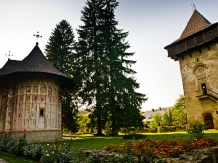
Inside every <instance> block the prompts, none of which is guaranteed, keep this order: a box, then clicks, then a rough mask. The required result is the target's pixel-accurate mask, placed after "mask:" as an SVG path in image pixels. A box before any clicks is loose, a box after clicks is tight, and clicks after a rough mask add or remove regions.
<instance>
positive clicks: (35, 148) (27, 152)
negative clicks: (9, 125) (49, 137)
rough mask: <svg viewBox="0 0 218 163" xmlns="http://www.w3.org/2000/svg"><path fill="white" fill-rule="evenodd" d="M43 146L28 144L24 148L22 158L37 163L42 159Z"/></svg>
mask: <svg viewBox="0 0 218 163" xmlns="http://www.w3.org/2000/svg"><path fill="white" fill-rule="evenodd" d="M42 151H43V146H42V145H41V144H39V143H38V144H28V145H26V146H25V147H24V151H23V153H24V156H25V157H26V158H28V159H31V160H35V161H39V160H40V158H41V157H42V154H43V153H42Z"/></svg>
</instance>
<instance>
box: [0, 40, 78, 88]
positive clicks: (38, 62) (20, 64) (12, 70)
mask: <svg viewBox="0 0 218 163" xmlns="http://www.w3.org/2000/svg"><path fill="white" fill-rule="evenodd" d="M25 73H46V74H52V75H55V76H58V77H59V79H60V81H61V83H62V85H65V86H64V87H65V88H64V89H67V90H68V92H71V91H72V89H73V85H74V83H73V81H72V80H71V79H70V78H68V77H67V76H66V75H64V74H63V73H62V72H60V71H59V70H57V69H56V68H55V67H54V66H53V65H52V64H51V63H50V62H49V61H48V60H47V58H46V57H45V56H44V55H43V53H42V51H41V50H40V48H39V47H38V44H36V46H35V47H34V48H33V50H32V51H31V52H30V53H29V55H28V56H27V57H26V58H24V59H23V60H22V61H15V60H8V61H7V63H6V64H5V65H4V66H3V67H2V68H1V69H0V77H4V76H12V75H14V74H25Z"/></svg>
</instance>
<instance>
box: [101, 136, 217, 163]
mask: <svg viewBox="0 0 218 163" xmlns="http://www.w3.org/2000/svg"><path fill="white" fill-rule="evenodd" d="M216 145H217V142H216V140H214V139H210V138H200V139H198V140H193V139H190V140H183V141H175V140H170V141H167V140H163V141H153V140H150V139H146V140H143V141H140V142H138V143H133V142H128V143H126V144H121V145H118V146H113V145H108V146H106V147H105V148H104V149H105V150H106V151H112V152H117V153H123V154H124V153H125V154H130V155H135V156H136V157H139V158H140V159H141V161H142V160H143V161H144V162H148V161H149V160H150V161H151V160H154V159H155V158H162V157H173V158H177V157H179V155H180V154H183V153H186V152H189V151H191V150H193V149H199V148H206V147H212V146H216Z"/></svg>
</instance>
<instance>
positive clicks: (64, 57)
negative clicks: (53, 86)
mask: <svg viewBox="0 0 218 163" xmlns="http://www.w3.org/2000/svg"><path fill="white" fill-rule="evenodd" d="M74 43H75V42H74V34H73V30H72V27H71V25H70V24H69V23H68V22H67V21H66V20H62V21H60V22H59V23H58V24H57V25H56V27H55V29H54V30H53V32H52V34H51V36H50V38H49V41H48V43H47V45H46V48H45V54H46V56H47V58H48V60H49V61H50V62H51V63H52V64H53V65H54V66H55V67H56V68H57V69H58V70H59V71H61V72H62V73H64V74H65V75H67V76H68V77H70V78H72V77H73V76H74V74H73V73H74V72H73V70H72V67H73V64H74V61H73V46H74ZM75 97H76V96H75V94H73V93H72V94H69V95H63V96H62V119H63V128H64V129H67V130H68V131H72V132H76V131H77V130H78V124H77V116H76V115H77V113H78V109H77V107H76V106H77V105H76V103H74V102H75Z"/></svg>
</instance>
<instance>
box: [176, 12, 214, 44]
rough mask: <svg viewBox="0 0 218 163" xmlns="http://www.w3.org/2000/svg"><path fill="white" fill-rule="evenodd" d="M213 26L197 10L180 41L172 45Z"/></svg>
mask: <svg viewBox="0 0 218 163" xmlns="http://www.w3.org/2000/svg"><path fill="white" fill-rule="evenodd" d="M211 25H213V24H211V23H210V22H209V21H208V20H207V19H206V18H205V17H204V16H203V15H201V14H200V13H199V12H198V11H197V10H194V12H193V14H192V16H191V18H190V19H189V21H188V23H187V25H186V27H185V29H184V31H183V32H182V34H181V36H180V38H179V39H177V40H175V41H174V42H173V43H172V44H174V43H176V42H178V41H181V40H183V39H185V38H187V37H189V36H191V35H193V34H195V33H197V32H199V31H202V30H204V29H206V28H208V27H210V26H211Z"/></svg>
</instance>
